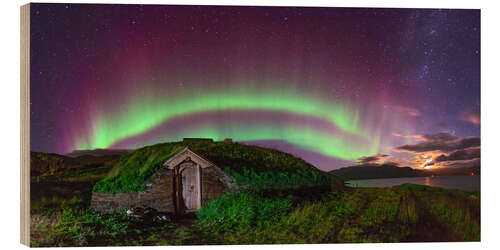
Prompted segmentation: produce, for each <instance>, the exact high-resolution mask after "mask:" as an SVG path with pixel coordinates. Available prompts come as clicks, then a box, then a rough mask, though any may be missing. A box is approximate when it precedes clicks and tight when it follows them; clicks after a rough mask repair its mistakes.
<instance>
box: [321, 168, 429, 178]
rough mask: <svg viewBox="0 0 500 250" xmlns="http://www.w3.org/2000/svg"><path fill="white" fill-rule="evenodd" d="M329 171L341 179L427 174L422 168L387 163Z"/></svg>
mask: <svg viewBox="0 0 500 250" xmlns="http://www.w3.org/2000/svg"><path fill="white" fill-rule="evenodd" d="M329 173H330V174H332V175H335V176H337V177H338V178H340V179H342V180H361V179H379V178H398V177H416V176H423V175H428V174H427V173H426V172H425V171H423V170H417V169H413V168H410V167H398V166H395V165H389V164H383V165H378V164H364V165H358V166H351V167H345V168H341V169H336V170H332V171H330V172H329Z"/></svg>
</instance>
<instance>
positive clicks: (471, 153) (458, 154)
mask: <svg viewBox="0 0 500 250" xmlns="http://www.w3.org/2000/svg"><path fill="white" fill-rule="evenodd" d="M480 157H481V149H480V148H468V149H459V150H457V151H455V152H453V153H451V154H449V155H444V154H442V155H440V156H438V157H436V159H434V161H435V162H443V161H457V160H471V159H475V158H480Z"/></svg>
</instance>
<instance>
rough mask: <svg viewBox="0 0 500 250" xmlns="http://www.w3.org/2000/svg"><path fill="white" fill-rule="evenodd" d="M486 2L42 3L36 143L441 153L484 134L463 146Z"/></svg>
mask: <svg viewBox="0 0 500 250" xmlns="http://www.w3.org/2000/svg"><path fill="white" fill-rule="evenodd" d="M479 14H480V13H479V10H453V9H439V10H438V9H374V8H294V7H230V6H225V7H223V6H219V7H217V6H168V5H92V4H90V5H85V4H32V7H31V16H32V17H31V18H32V22H33V24H32V26H31V43H32V46H31V93H32V96H31V149H32V151H42V152H54V153H60V154H64V153H68V152H71V151H72V150H76V149H94V148H137V147H141V146H145V145H150V144H154V143H159V142H166V141H177V140H181V139H182V138H183V137H207V138H213V139H214V140H223V139H224V138H233V140H234V141H238V142H244V143H249V144H256V145H262V146H269V147H274V148H277V149H280V150H283V151H286V152H290V153H292V154H295V155H297V156H299V157H302V158H303V159H305V160H306V161H309V162H311V163H313V164H315V165H316V166H318V167H319V168H321V169H323V170H331V169H335V168H339V167H344V166H347V165H349V164H353V163H354V162H356V161H358V159H366V157H368V156H375V155H381V154H384V155H387V156H388V155H390V157H385V156H384V159H385V158H388V160H390V161H392V162H398V164H401V165H409V166H412V167H419V166H422V167H425V166H424V165H426V164H428V163H433V164H436V166H437V164H438V161H435V160H436V159H438V157H441V156H442V155H443V154H444V157H441V158H439V159H450V157H451V156H452V155H453V153H455V155H456V154H457V153H456V152H461V151H460V150H465V151H466V152H469V151H470V152H472V150H475V149H477V148H478V147H479V145H478V144H467V145H466V144H464V145H465V146H467V147H465V146H464V147H458V146H457V147H450V145H451V144H453V145H455V144H457V145H462V144H460V143H461V142H462V141H465V142H467V140H466V139H468V138H472V137H478V136H479V134H480V118H479V117H480V116H479V110H480V64H479V60H480V53H479V52H480V47H479V46H480V33H479V30H480V15H479ZM434 134H436V135H450V136H448V137H445V136H440V137H438V138H437V139H436V137H432V136H426V135H434ZM414 145H419V147H417V148H418V150H420V149H421V148H429V150H427V151H425V150H424V151H421V150H420V151H417V150H415V147H414ZM427 146H433V147H427ZM450 148H451V149H452V150H451V149H450ZM447 149H450V150H449V151H447ZM466 155H473V154H466ZM476 155H477V154H474V157H475V158H474V159H478V158H477V156H476ZM363 157H365V158H363ZM462 158H463V157H462ZM462 158H460V159H459V161H461V162H460V163H461V164H462V163H463V162H462V161H464V160H470V159H462ZM450 161H451V162H452V160H449V161H447V162H448V163H446V164H450V163H449V162H450ZM358 162H359V161H358ZM443 162H444V161H443ZM422 164H424V165H422ZM439 164H443V166H444V165H445V163H439ZM451 165H453V164H452V163H451V164H450V166H451ZM447 166H448V165H447Z"/></svg>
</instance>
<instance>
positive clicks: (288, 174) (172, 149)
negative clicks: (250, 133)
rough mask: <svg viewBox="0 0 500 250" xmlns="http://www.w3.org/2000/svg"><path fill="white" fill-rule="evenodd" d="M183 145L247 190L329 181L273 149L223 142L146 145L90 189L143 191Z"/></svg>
mask: <svg viewBox="0 0 500 250" xmlns="http://www.w3.org/2000/svg"><path fill="white" fill-rule="evenodd" d="M186 146H188V147H189V148H190V149H191V150H193V151H194V152H196V153H198V154H200V155H202V156H203V157H205V158H207V159H208V160H210V161H212V162H213V163H215V164H216V165H217V166H218V167H220V168H221V169H223V170H224V171H226V173H228V174H230V175H232V176H234V177H235V178H236V180H237V181H238V183H240V184H241V185H243V186H245V187H248V188H256V187H258V188H271V189H274V188H279V189H282V188H291V187H298V186H301V185H308V186H311V185H322V184H326V183H329V182H330V181H331V180H330V179H331V178H332V177H331V176H330V175H328V174H327V173H325V172H322V171H319V170H318V169H316V168H315V167H314V166H312V165H311V164H309V163H307V162H305V161H304V160H302V159H300V158H296V157H294V156H293V155H291V154H288V153H283V152H280V151H278V150H274V149H268V148H262V147H257V146H248V145H244V144H239V143H225V142H173V143H162V144H156V145H153V146H147V147H144V148H141V149H138V150H136V151H134V152H133V153H130V154H127V155H124V156H122V158H121V159H120V161H119V162H118V163H117V164H116V165H115V166H114V167H113V169H112V170H111V171H110V173H109V174H108V176H107V177H106V178H104V179H103V180H101V181H99V182H98V183H97V184H96V185H95V186H94V189H93V190H94V191H97V192H103V193H122V192H139V191H144V190H145V185H144V182H145V180H147V178H149V177H150V176H151V175H152V174H153V173H154V172H155V171H156V170H158V169H159V168H161V167H162V164H163V163H164V162H165V161H166V160H168V159H169V158H170V157H172V156H173V155H175V154H176V153H178V152H180V151H181V150H182V149H184V148H185V147H186Z"/></svg>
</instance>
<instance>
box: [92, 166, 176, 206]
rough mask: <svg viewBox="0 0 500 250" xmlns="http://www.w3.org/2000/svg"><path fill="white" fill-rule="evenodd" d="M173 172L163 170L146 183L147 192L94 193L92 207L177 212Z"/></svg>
mask: <svg viewBox="0 0 500 250" xmlns="http://www.w3.org/2000/svg"><path fill="white" fill-rule="evenodd" d="M173 195H174V193H173V183H172V170H168V169H162V170H160V171H158V172H157V173H155V174H153V175H152V176H151V177H150V178H149V179H148V180H147V181H146V191H144V192H137V193H117V194H105V193H97V192H93V193H92V201H91V207H92V208H93V209H95V210H96V211H99V212H112V211H116V212H118V211H121V210H124V209H130V208H134V207H150V208H154V209H156V210H158V211H160V212H171V213H173V212H175V207H174V197H173Z"/></svg>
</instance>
